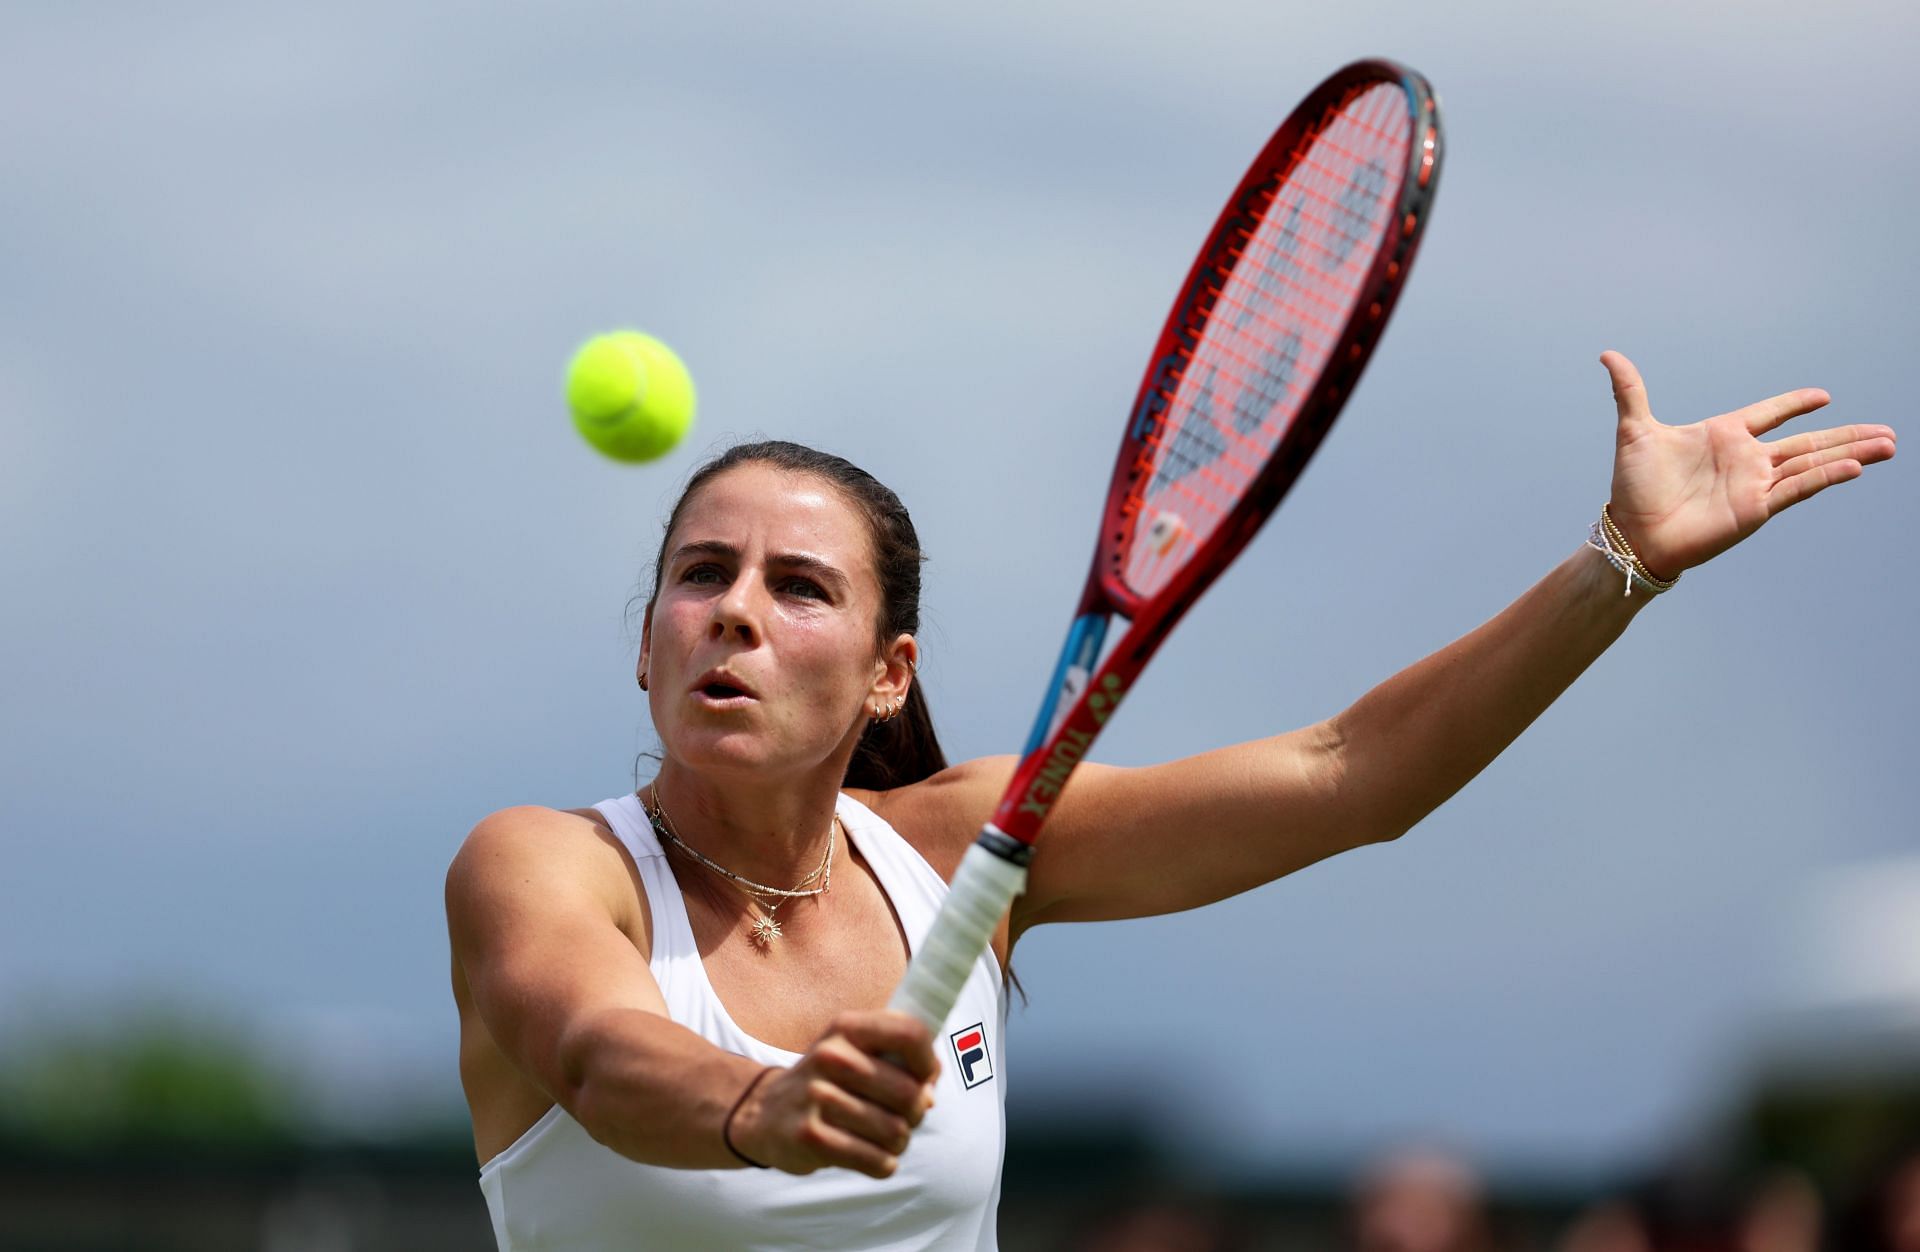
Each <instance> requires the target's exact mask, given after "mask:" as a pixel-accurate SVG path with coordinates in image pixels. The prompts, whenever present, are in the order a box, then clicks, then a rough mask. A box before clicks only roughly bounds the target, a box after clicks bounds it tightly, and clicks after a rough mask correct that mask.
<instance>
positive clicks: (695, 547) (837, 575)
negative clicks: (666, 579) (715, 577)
mask: <svg viewBox="0 0 1920 1252" xmlns="http://www.w3.org/2000/svg"><path fill="white" fill-rule="evenodd" d="M700 556H713V557H724V558H725V559H727V560H729V561H738V560H739V559H740V549H739V548H736V547H735V546H734V545H732V544H730V543H728V542H726V541H725V540H723V539H696V540H694V541H693V542H692V543H683V544H681V545H680V546H679V547H677V548H675V549H674V550H673V556H672V558H671V559H670V560H668V562H667V565H668V567H669V568H671V567H673V566H676V565H678V564H680V562H681V561H684V560H686V559H687V558H689V557H700ZM767 563H768V564H769V565H774V566H778V567H779V568H781V569H784V570H798V571H800V572H801V573H805V574H811V575H813V576H814V577H815V578H818V579H819V580H820V581H821V582H823V583H826V584H827V585H828V586H830V587H832V588H833V589H834V590H835V591H838V592H845V591H846V589H847V588H848V587H849V586H850V585H851V584H850V583H849V581H848V579H847V576H846V575H845V574H843V573H841V572H840V570H839V569H838V568H837V567H835V566H833V565H831V564H829V563H827V562H826V561H823V560H821V559H820V558H819V557H817V556H809V555H808V554H806V553H805V552H775V553H773V554H772V555H771V556H769V557H768V558H767Z"/></svg>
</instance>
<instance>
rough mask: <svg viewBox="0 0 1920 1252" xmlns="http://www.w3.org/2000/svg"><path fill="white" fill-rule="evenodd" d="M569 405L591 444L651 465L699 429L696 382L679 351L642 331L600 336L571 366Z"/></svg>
mask: <svg viewBox="0 0 1920 1252" xmlns="http://www.w3.org/2000/svg"><path fill="white" fill-rule="evenodd" d="M567 407H568V408H570V409H572V410H573V424H574V426H575V427H576V428H578V429H579V431H580V434H581V435H582V436H583V437H584V438H585V439H586V441H587V442H588V443H590V444H592V445H593V446H594V447H596V448H598V449H599V450H600V451H601V452H603V453H605V454H606V455H607V456H610V457H612V458H613V459H614V460H616V461H651V460H654V459H655V458H657V457H661V456H664V455H666V454H667V453H668V452H670V451H672V450H673V447H674V445H675V444H677V443H679V442H680V439H681V437H682V436H684V435H685V434H686V433H687V428H688V427H689V426H691V425H693V408H694V396H693V378H692V377H691V376H690V375H689V374H688V373H687V367H686V366H685V365H683V364H682V363H681V361H680V358H679V357H677V356H675V355H674V352H673V349H672V348H669V347H668V346H667V345H666V344H664V343H661V342H660V341H659V340H658V339H655V338H654V337H653V336H651V335H643V334H641V333H640V332H639V331H637V330H616V331H614V332H612V333H611V334H606V335H595V336H594V337H593V338H592V339H589V340H587V342H586V343H584V344H582V345H581V347H580V350H579V351H578V352H576V353H574V354H573V361H572V363H571V364H569V365H568V366H567Z"/></svg>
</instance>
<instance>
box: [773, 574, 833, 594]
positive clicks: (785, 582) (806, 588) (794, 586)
mask: <svg viewBox="0 0 1920 1252" xmlns="http://www.w3.org/2000/svg"><path fill="white" fill-rule="evenodd" d="M780 585H781V587H783V588H785V589H786V590H788V591H791V592H794V593H795V594H797V595H801V596H806V597H809V598H811V599H815V600H824V599H826V598H827V593H826V592H825V591H824V590H822V589H821V587H820V584H819V583H817V582H815V581H813V580H812V579H811V578H802V577H800V576H799V575H798V574H795V575H794V576H793V577H791V578H783V579H781V580H780Z"/></svg>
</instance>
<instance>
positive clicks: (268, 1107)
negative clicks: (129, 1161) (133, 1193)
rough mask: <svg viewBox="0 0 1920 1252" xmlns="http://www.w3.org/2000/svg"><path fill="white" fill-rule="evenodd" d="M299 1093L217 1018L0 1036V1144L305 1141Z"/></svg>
mask: <svg viewBox="0 0 1920 1252" xmlns="http://www.w3.org/2000/svg"><path fill="white" fill-rule="evenodd" d="M298 1090H299V1086H298V1084H297V1083H295V1082H293V1081H292V1079H291V1077H290V1076H289V1075H288V1074H286V1073H284V1072H282V1071H280V1070H279V1069H277V1068H276V1067H275V1066H274V1065H273V1064H272V1063H271V1062H269V1061H267V1060H266V1059H264V1058H263V1056H262V1055H261V1054H260V1052H259V1051H258V1050H257V1049H256V1048H255V1047H254V1046H253V1045H252V1044H251V1043H250V1042H249V1041H248V1039H247V1038H246V1036H245V1034H244V1033H243V1032H242V1031H240V1030H238V1029H236V1028H234V1027H232V1026H230V1025H227V1024H225V1023H223V1022H222V1021H221V1020H220V1019H219V1018H217V1017H215V1016H212V1015H201V1014H189V1013H187V1012H185V1011H182V1010H179V1009H151V1010H138V1011H135V1012H133V1013H131V1014H127V1015H124V1016H116V1017H115V1018H114V1019H113V1020H100V1019H95V1020H91V1021H68V1022H62V1023H58V1024H41V1025H37V1026H35V1027H32V1028H30V1029H29V1030H28V1031H26V1032H17V1031H16V1032H9V1033H8V1034H7V1035H6V1036H0V1137H4V1138H6V1139H8V1140H11V1141H13V1142H15V1143H27V1144H40V1145H44V1146H47V1147H54V1148H67V1149H76V1150H78V1149H97V1148H103V1147H132V1146H156V1147H157V1146H164V1145H168V1144H189V1143H190V1144H193V1145H194V1146H196V1147H199V1148H208V1147H214V1148H218V1147H252V1148H257V1147H261V1146H266V1145H280V1144H287V1143H290V1142H292V1141H294V1140H296V1139H297V1138H298V1137H299V1135H298V1129H299V1125H300V1122H301V1118H300V1115H299V1112H300V1111H299V1109H298V1108H297V1106H296V1104H295V1102H294V1100H293V1099H292V1098H291V1097H290V1096H289V1094H288V1093H290V1092H294V1091H298Z"/></svg>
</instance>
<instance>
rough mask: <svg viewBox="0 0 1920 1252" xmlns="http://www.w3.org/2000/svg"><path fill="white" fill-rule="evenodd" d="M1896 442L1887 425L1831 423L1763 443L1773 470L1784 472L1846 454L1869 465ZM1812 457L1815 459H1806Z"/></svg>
mask: <svg viewBox="0 0 1920 1252" xmlns="http://www.w3.org/2000/svg"><path fill="white" fill-rule="evenodd" d="M1897 444H1898V439H1897V437H1896V436H1895V435H1894V433H1893V427H1891V426H1835V427H1832V428H1831V429H1829V430H1816V431H1811V432H1809V433H1807V434H1804V435H1795V436H1794V437H1793V438H1791V439H1776V440H1774V441H1773V442H1772V443H1770V444H1768V445H1767V450H1768V451H1769V452H1771V453H1772V454H1773V461H1774V465H1775V467H1776V471H1777V472H1778V473H1779V474H1782V475H1785V474H1797V473H1799V472H1800V471H1801V470H1804V469H1807V468H1808V467H1810V466H1813V465H1817V464H1821V463H1822V462H1824V461H1831V460H1835V459H1838V458H1840V457H1849V456H1850V457H1852V458H1853V459H1854V460H1856V461H1859V462H1860V463H1861V464H1863V465H1871V464H1874V463H1875V462H1877V461H1885V460H1888V459H1889V458H1891V457H1892V456H1893V453H1894V449H1895V447H1896V446H1897ZM1815 457H1817V458H1818V459H1810V458H1815Z"/></svg>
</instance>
